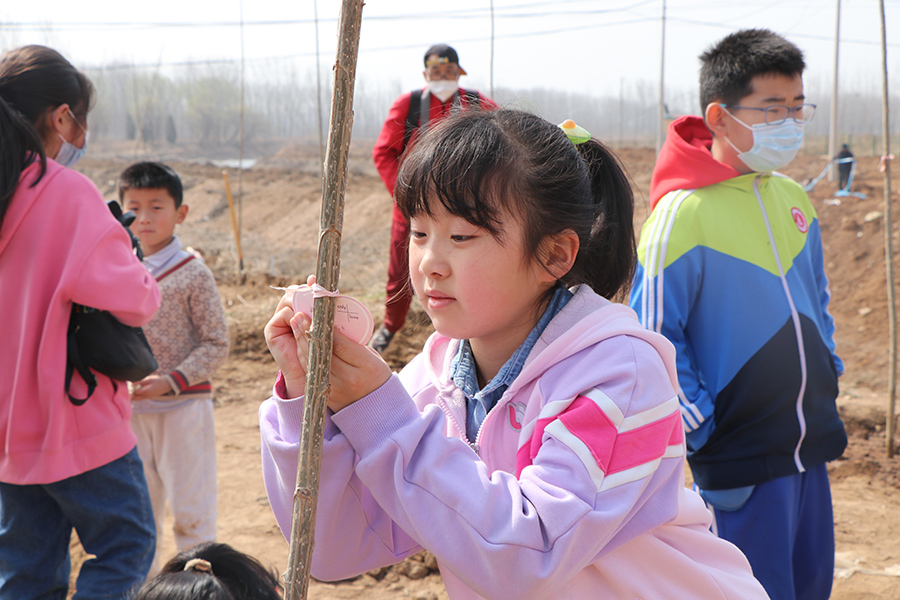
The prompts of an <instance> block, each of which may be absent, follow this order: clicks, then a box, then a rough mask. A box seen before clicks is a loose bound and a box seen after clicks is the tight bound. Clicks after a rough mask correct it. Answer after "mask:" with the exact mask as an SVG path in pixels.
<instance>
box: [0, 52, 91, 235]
mask: <svg viewBox="0 0 900 600" xmlns="http://www.w3.org/2000/svg"><path fill="white" fill-rule="evenodd" d="M93 97H94V86H93V85H92V84H91V82H90V80H89V79H88V78H87V76H86V75H84V74H83V73H81V72H80V71H78V69H76V68H75V67H73V66H72V64H71V63H70V62H69V61H67V60H66V59H65V58H63V56H62V55H61V54H60V53H59V52H57V51H56V50H53V49H51V48H47V47H45V46H22V47H21V48H16V49H14V50H10V51H9V52H6V53H5V54H3V56H0V224H2V223H3V216H4V215H5V214H6V209H7V208H9V203H10V201H11V200H12V196H13V193H14V192H15V191H16V187H17V186H18V185H19V175H20V174H21V173H22V171H23V170H25V169H26V168H27V167H28V166H29V165H31V164H32V163H33V162H35V161H40V163H41V172H40V174H39V176H38V177H37V179H36V180H35V182H34V183H33V184H32V185H36V184H37V182H38V181H40V180H41V178H42V177H43V176H44V173H45V172H46V169H47V154H46V152H45V151H44V144H43V139H44V136H45V135H46V134H47V133H48V132H47V131H46V129H47V127H48V125H49V122H48V120H47V119H46V118H45V117H46V116H47V115H48V113H49V112H52V111H53V110H54V109H55V108H57V107H58V106H60V105H62V104H68V105H69V107H71V109H72V113H73V114H74V115H75V118H76V119H78V120H79V121H80V122H85V121H86V120H87V113H88V111H89V110H90V109H91V102H92V101H93Z"/></svg>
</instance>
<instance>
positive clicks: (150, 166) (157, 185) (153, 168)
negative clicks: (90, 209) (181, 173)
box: [119, 162, 184, 208]
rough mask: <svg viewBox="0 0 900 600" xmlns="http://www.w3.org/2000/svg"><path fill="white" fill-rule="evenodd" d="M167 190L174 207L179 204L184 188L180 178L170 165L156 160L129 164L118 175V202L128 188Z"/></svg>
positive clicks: (122, 198) (121, 199)
mask: <svg viewBox="0 0 900 600" xmlns="http://www.w3.org/2000/svg"><path fill="white" fill-rule="evenodd" d="M156 189H163V190H166V191H167V192H169V195H170V196H172V199H173V200H175V208H178V207H179V206H181V202H182V200H183V199H184V188H183V187H182V185H181V178H180V177H178V174H177V173H175V171H173V170H172V168H171V167H169V166H167V165H164V164H162V163H158V162H139V163H135V164H133V165H131V166H130V167H128V168H127V169H125V170H124V171H122V174H121V175H119V202H120V203H121V202H122V201H123V200H124V198H125V192H127V191H128V190H156Z"/></svg>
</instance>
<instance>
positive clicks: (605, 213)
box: [394, 109, 636, 299]
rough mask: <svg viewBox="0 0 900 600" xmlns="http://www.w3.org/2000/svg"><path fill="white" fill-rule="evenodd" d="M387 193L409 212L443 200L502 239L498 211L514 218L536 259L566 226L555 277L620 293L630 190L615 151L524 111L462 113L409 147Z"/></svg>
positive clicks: (628, 270) (629, 233)
mask: <svg viewBox="0 0 900 600" xmlns="http://www.w3.org/2000/svg"><path fill="white" fill-rule="evenodd" d="M394 198H395V200H396V202H397V207H398V208H399V209H400V211H401V212H402V213H403V216H404V217H405V218H406V219H407V220H409V219H411V218H414V217H416V216H417V215H420V214H425V215H432V214H434V213H435V212H436V211H438V210H440V209H441V208H443V209H445V210H446V211H447V212H449V213H450V214H451V215H455V216H457V217H460V218H462V219H465V220H466V221H468V222H469V223H472V224H473V225H475V226H477V227H480V228H482V229H485V230H486V231H488V232H490V233H491V234H492V235H493V236H494V237H496V238H497V239H498V240H499V241H500V243H503V239H502V237H500V235H501V232H502V229H503V228H502V224H503V219H504V218H506V217H507V216H508V215H512V216H513V217H516V218H520V219H521V221H522V223H523V224H524V234H525V251H526V253H527V255H528V256H529V257H531V258H534V259H536V260H537V261H539V262H540V263H541V264H543V260H542V259H543V257H542V256H541V244H542V242H543V240H544V239H545V238H546V237H548V236H552V235H555V234H557V233H560V232H562V231H564V230H567V229H571V230H572V231H574V232H575V233H576V234H577V235H578V240H579V251H578V254H577V256H576V259H575V264H574V265H573V266H572V269H571V270H570V271H569V272H568V273H566V274H565V275H564V276H563V277H560V278H559V282H560V284H562V285H565V286H567V287H571V286H573V285H577V284H581V283H586V284H587V285H589V286H590V287H591V288H592V289H593V290H594V291H595V292H596V293H598V294H600V295H601V296H604V297H606V298H610V299H611V298H613V297H616V296H619V295H622V294H624V293H627V286H628V284H630V282H631V277H632V275H633V273H634V257H635V253H636V251H635V240H634V224H633V222H632V216H633V214H634V196H633V192H632V189H631V184H630V182H629V181H628V176H627V175H626V174H625V171H624V169H623V168H622V167H621V165H620V164H619V161H618V160H617V159H616V156H615V154H613V153H612V151H610V150H609V149H608V148H606V146H604V145H603V144H601V143H600V142H599V141H598V140H596V139H593V138H591V139H589V140H588V141H586V142H583V143H580V144H578V145H577V146H576V145H575V144H573V143H572V142H571V141H570V140H569V138H568V137H566V134H565V133H563V131H562V129H561V128H560V127H558V126H556V125H553V124H552V123H549V122H547V121H545V120H544V119H542V118H541V117H539V116H537V115H533V114H530V113H527V112H523V111H518V110H509V109H498V110H469V111H465V112H463V113H460V114H458V115H455V116H450V117H447V118H446V119H443V120H442V121H441V122H440V123H437V124H436V125H434V126H433V127H432V128H430V129H429V130H428V132H426V133H425V135H423V136H422V138H420V139H419V141H418V142H417V143H416V145H415V146H413V147H412V148H411V149H410V151H409V153H408V154H407V155H406V157H405V158H404V160H403V163H402V165H401V166H400V172H399V173H398V176H397V184H396V188H395V190H394Z"/></svg>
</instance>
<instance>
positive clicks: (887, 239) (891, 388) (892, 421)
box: [879, 0, 897, 458]
mask: <svg viewBox="0 0 900 600" xmlns="http://www.w3.org/2000/svg"><path fill="white" fill-rule="evenodd" d="M879 7H880V10H881V52H882V57H881V60H882V63H881V66H882V84H881V126H882V127H883V130H882V131H883V137H884V142H883V149H882V154H881V160H882V163H881V165H882V169H883V171H884V264H885V276H886V280H887V281H886V283H887V305H888V337H889V338H890V342H889V344H890V347H889V353H888V356H889V359H888V405H887V413H886V423H885V437H887V456H888V458H892V457H893V456H894V426H895V425H896V422H897V419H896V417H895V416H894V410H895V404H896V396H897V316H896V303H895V300H894V254H893V250H892V248H891V246H892V239H893V235H892V233H893V229H894V228H893V225H892V221H891V161H890V156H891V136H890V131H891V130H890V125H889V116H890V111H889V108H888V70H887V35H886V26H885V22H884V0H880V2H879Z"/></svg>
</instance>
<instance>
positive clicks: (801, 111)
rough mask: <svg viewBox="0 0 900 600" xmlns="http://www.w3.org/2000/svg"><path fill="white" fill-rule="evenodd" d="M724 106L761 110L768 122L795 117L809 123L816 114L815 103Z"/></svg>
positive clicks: (777, 122)
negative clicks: (758, 106) (761, 106)
mask: <svg viewBox="0 0 900 600" xmlns="http://www.w3.org/2000/svg"><path fill="white" fill-rule="evenodd" d="M722 108H733V109H739V110H761V111H763V113H765V116H766V124H768V125H781V124H782V123H784V122H785V121H787V120H788V118H792V119H794V121H795V122H797V123H809V122H810V121H812V118H813V115H815V114H816V105H815V104H799V105H797V106H793V107H791V106H785V105H783V104H776V105H774V106H767V107H766V108H757V107H755V106H737V105H735V104H723V105H722Z"/></svg>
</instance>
